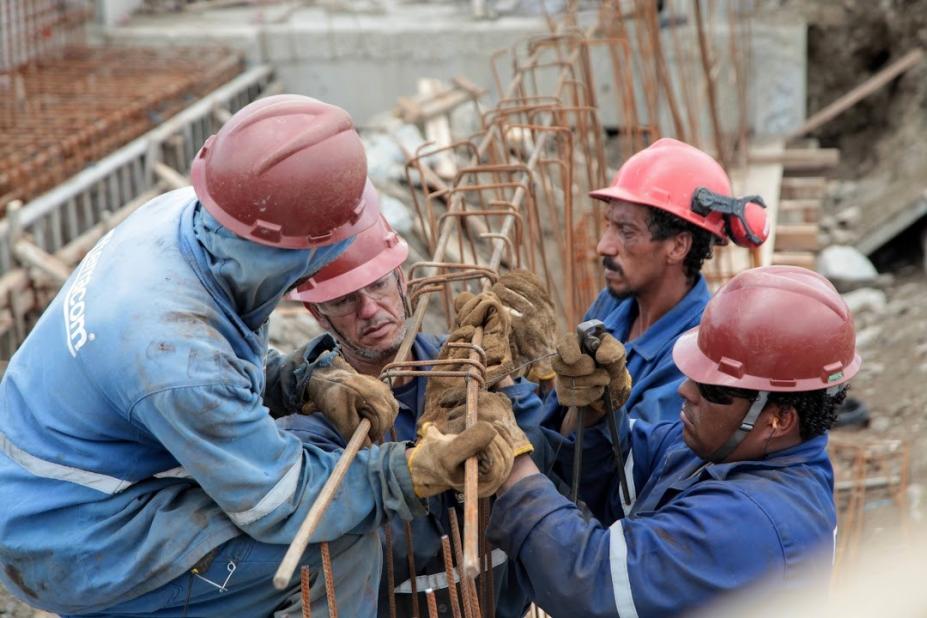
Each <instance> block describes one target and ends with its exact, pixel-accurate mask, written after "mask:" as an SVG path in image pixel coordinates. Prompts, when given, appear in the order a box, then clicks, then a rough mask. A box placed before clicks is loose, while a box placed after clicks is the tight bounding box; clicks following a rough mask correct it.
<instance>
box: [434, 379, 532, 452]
mask: <svg viewBox="0 0 927 618" xmlns="http://www.w3.org/2000/svg"><path fill="white" fill-rule="evenodd" d="M441 405H442V407H445V408H448V411H447V414H446V416H447V427H448V431H450V432H451V433H460V432H462V431H463V430H464V427H466V421H467V394H466V391H464V390H456V391H451V392H449V393H447V394H446V395H445V397H444V399H443V400H442V401H441ZM476 413H477V420H479V421H486V422H488V423H491V424H492V426H493V427H494V428H496V430H497V431H498V432H499V435H501V436H502V438H503V439H505V441H506V442H508V443H509V446H511V447H512V455H513V456H514V457H518V456H519V455H525V454H527V453H531V452H532V451H534V447H533V446H532V445H531V442H530V441H529V440H528V437H527V436H526V435H525V432H523V431H522V430H521V428H520V427H519V426H518V423H517V421H516V420H515V415H514V414H513V413H512V401H511V400H510V399H509V398H508V397H506V396H505V395H504V394H502V393H492V392H489V391H480V393H479V396H478V398H477V403H476Z"/></svg>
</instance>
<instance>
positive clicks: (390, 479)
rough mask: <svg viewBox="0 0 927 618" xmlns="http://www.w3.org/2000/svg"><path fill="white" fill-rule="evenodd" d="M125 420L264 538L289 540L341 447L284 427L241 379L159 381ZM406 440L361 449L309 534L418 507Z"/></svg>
mask: <svg viewBox="0 0 927 618" xmlns="http://www.w3.org/2000/svg"><path fill="white" fill-rule="evenodd" d="M130 420H131V421H132V422H135V423H138V424H140V425H142V426H143V427H144V428H145V429H146V430H147V431H149V432H151V434H152V435H153V436H154V438H155V439H157V440H158V441H159V442H160V443H162V444H163V445H164V447H165V448H167V449H168V450H169V451H170V452H171V454H172V455H173V456H174V458H175V459H176V460H177V461H178V462H179V464H180V465H181V466H182V468H183V470H184V472H185V473H186V474H188V475H189V476H191V477H192V478H193V479H194V480H195V481H196V482H197V483H199V485H200V486H202V488H203V490H204V491H205V492H206V493H207V494H208V495H209V496H210V497H211V498H212V499H213V500H215V502H216V503H217V504H218V505H219V507H220V508H221V509H222V510H223V511H224V512H225V513H226V514H227V515H228V516H229V518H230V519H231V520H232V521H233V522H234V523H235V524H236V525H237V526H238V527H239V528H241V529H242V530H243V531H244V532H245V533H247V534H249V535H250V536H252V537H253V538H255V539H257V540H259V541H261V542H264V543H279V544H286V543H289V542H290V541H292V540H293V536H294V535H295V533H296V531H297V529H298V528H299V526H300V524H301V523H302V521H303V519H304V518H305V516H306V513H307V512H308V511H309V508H310V507H311V506H312V503H313V502H314V501H315V499H316V498H317V497H318V495H319V492H320V490H321V489H322V486H323V485H324V483H325V481H326V480H327V479H328V477H329V475H330V474H331V471H332V469H333V468H334V467H335V464H336V462H337V460H338V457H339V455H340V453H341V451H340V449H339V450H330V449H328V448H321V447H319V446H317V445H315V444H312V443H311V442H310V443H307V444H304V443H303V442H302V441H301V440H300V438H299V437H297V436H296V435H294V434H293V433H292V432H288V431H283V430H282V429H281V428H280V427H278V425H277V424H276V423H275V422H274V420H273V419H272V418H271V417H270V415H269V414H268V410H267V408H266V407H264V405H263V403H262V398H261V396H260V395H259V394H258V393H256V392H254V390H253V389H252V388H250V385H247V384H241V385H238V384H234V383H232V384H229V383H223V384H206V385H202V386H190V387H181V388H169V389H165V390H161V391H157V392H155V393H153V394H150V395H148V396H146V397H144V398H143V399H141V400H140V401H139V402H138V403H137V404H136V405H134V406H133V408H132V411H131V417H130ZM405 450H406V445H405V444H404V443H391V444H386V445H383V446H372V447H371V448H369V449H365V450H364V451H362V452H361V453H360V454H359V455H358V457H357V459H356V460H355V462H354V463H353V465H352V466H351V467H350V468H349V471H348V473H347V476H346V477H345V480H344V483H343V484H342V486H341V490H340V491H339V492H338V494H337V495H336V498H335V501H334V502H333V503H332V506H331V507H330V508H329V510H328V512H327V515H326V516H325V517H324V518H323V520H322V523H321V524H320V526H319V528H318V530H317V531H316V532H315V534H314V535H313V537H312V538H311V541H312V542H321V541H331V540H334V539H336V538H338V537H340V536H342V535H344V534H349V533H350V534H361V533H364V532H368V531H371V530H374V529H375V528H376V527H377V526H378V525H380V524H381V523H383V521H385V520H386V519H388V518H389V517H391V516H400V517H403V518H407V519H408V518H411V517H413V516H415V515H416V514H421V513H424V511H425V509H424V506H423V504H422V502H421V500H419V499H418V498H417V497H416V496H415V493H414V491H413V489H412V479H411V477H410V475H409V469H408V465H407V464H406V459H405Z"/></svg>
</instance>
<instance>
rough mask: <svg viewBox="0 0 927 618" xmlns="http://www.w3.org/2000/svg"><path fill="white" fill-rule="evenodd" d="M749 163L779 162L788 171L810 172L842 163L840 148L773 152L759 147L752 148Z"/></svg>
mask: <svg viewBox="0 0 927 618" xmlns="http://www.w3.org/2000/svg"><path fill="white" fill-rule="evenodd" d="M749 163H751V164H756V165H760V164H767V163H779V164H781V165H782V167H783V168H784V169H785V170H787V171H796V172H808V171H813V170H824V169H829V168H832V167H836V166H837V164H838V163H840V150H839V149H838V148H814V149H804V150H797V149H789V150H784V151H782V152H781V153H779V154H771V153H769V152H764V151H761V150H757V149H755V148H754V149H751V150H750V157H749Z"/></svg>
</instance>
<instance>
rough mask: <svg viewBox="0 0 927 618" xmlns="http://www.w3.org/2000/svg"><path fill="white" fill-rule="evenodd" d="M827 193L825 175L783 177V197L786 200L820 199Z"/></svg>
mask: <svg viewBox="0 0 927 618" xmlns="http://www.w3.org/2000/svg"><path fill="white" fill-rule="evenodd" d="M825 193H827V178H825V177H824V176H804V177H801V176H786V177H785V178H783V179H782V189H781V196H780V197H781V198H782V199H784V200H804V199H819V198H822V197H824V194H825Z"/></svg>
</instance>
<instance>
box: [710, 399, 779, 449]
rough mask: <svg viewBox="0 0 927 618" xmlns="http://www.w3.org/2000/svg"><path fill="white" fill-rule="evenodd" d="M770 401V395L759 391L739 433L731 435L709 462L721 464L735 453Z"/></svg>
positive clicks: (738, 429)
mask: <svg viewBox="0 0 927 618" xmlns="http://www.w3.org/2000/svg"><path fill="white" fill-rule="evenodd" d="M767 401H769V393H768V392H767V391H759V393H758V394H757V396H756V399H754V400H753V403H752V404H750V409H749V410H747V413H746V414H745V415H744V418H743V420H742V421H741V422H740V427H738V428H737V431H735V432H734V433H732V434H731V437H730V438H728V439H727V442H725V443H724V444H722V445H721V446H720V447H719V448H718V449H717V450H716V451H715V452H714V453H712V454H711V455H709V456H708V457H707V459H708V461H711V462H713V463H721V462H723V461H724V460H725V459H727V458H728V456H730V454H731V453H733V452H734V449H736V448H737V447H738V446H740V443H741V442H743V441H744V438H746V437H747V434H748V433H750V432H751V431H753V426H754V425H755V424H756V419H758V418H759V417H760V412H762V411H763V408H765V407H766V402H767Z"/></svg>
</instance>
